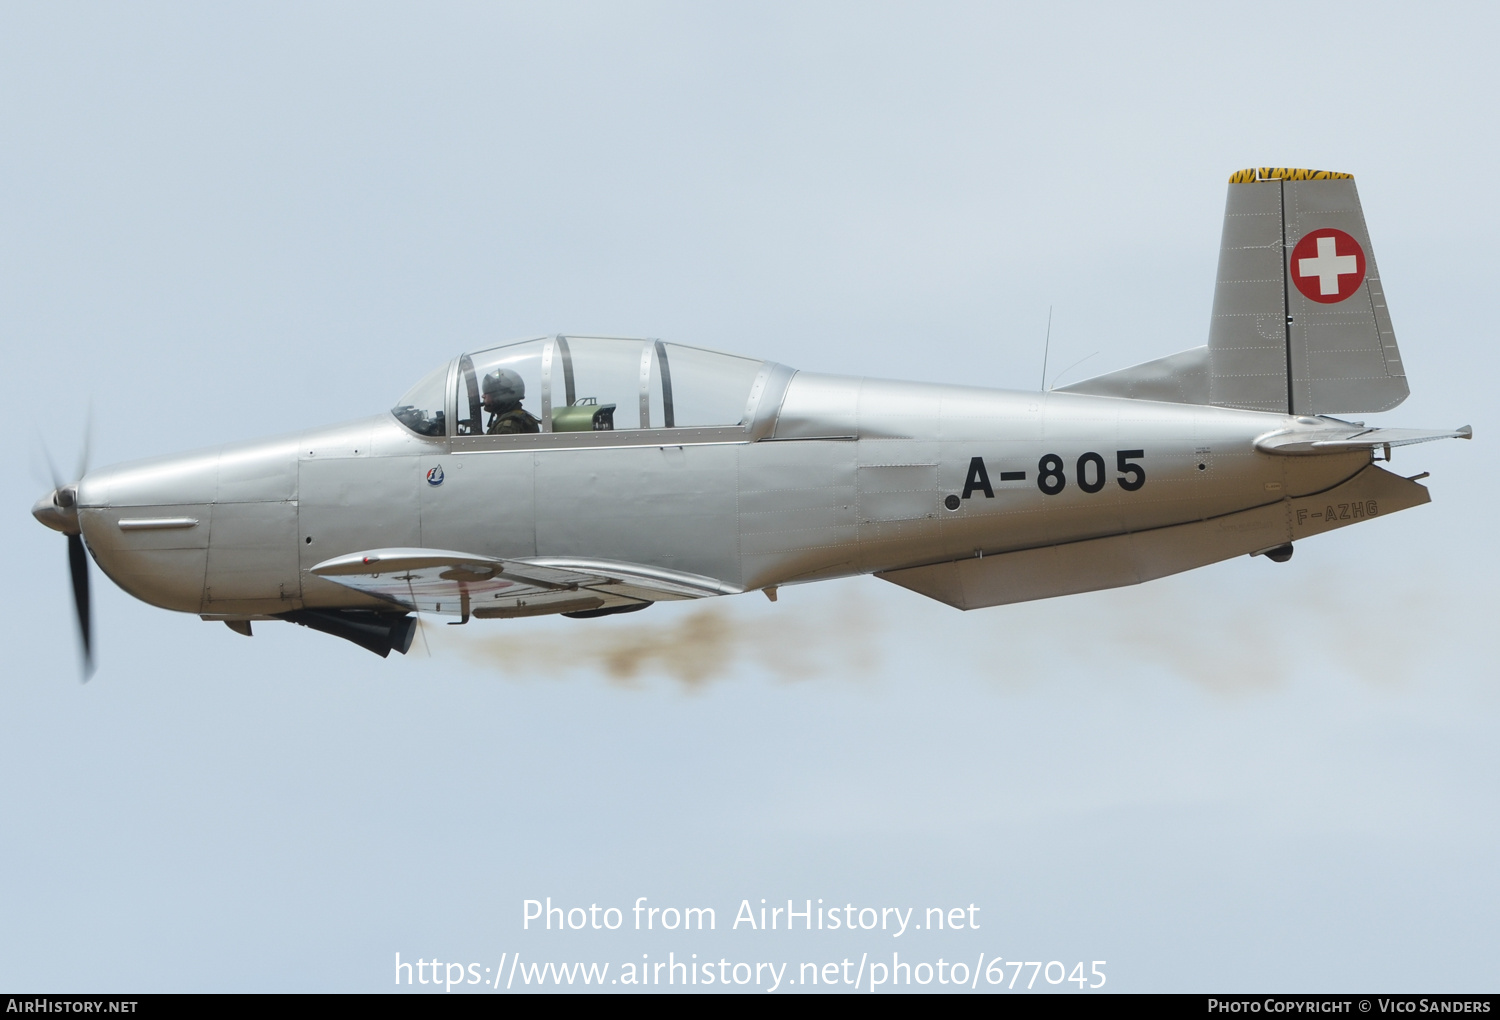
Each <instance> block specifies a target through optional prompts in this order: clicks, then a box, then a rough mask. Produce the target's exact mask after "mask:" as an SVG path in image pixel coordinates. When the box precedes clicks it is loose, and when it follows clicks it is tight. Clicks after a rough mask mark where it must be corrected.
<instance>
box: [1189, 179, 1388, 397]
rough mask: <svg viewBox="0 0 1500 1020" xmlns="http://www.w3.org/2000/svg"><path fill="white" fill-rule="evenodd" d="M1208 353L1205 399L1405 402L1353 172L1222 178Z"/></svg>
mask: <svg viewBox="0 0 1500 1020" xmlns="http://www.w3.org/2000/svg"><path fill="white" fill-rule="evenodd" d="M1208 348H1209V360H1210V372H1209V403H1212V404H1217V405H1219V406H1221V407H1242V408H1247V409H1250V410H1255V411H1281V412H1290V413H1293V414H1344V413H1352V412H1362V411H1384V410H1386V409H1388V408H1392V407H1395V406H1396V405H1397V404H1399V403H1401V401H1403V400H1405V399H1406V395H1407V393H1408V389H1407V385H1406V372H1405V370H1404V369H1403V368H1402V365H1401V355H1400V352H1399V351H1398V350H1397V348H1396V335H1395V332H1394V331H1393V330H1392V328H1391V319H1390V314H1389V312H1388V311H1387V310H1386V305H1385V293H1384V291H1383V290H1382V289H1381V286H1380V273H1379V271H1378V270H1377V269H1376V266H1375V253H1374V251H1373V250H1372V249H1371V247H1370V236H1369V232H1368V231H1367V230H1366V228H1365V219H1364V214H1363V212H1362V211H1361V209H1360V204H1359V193H1358V191H1356V190H1355V187H1354V178H1353V176H1352V175H1350V174H1339V173H1330V172H1328V171H1322V170H1293V169H1289V168H1286V167H1260V168H1258V169H1256V168H1252V169H1249V170H1241V171H1239V172H1237V173H1235V174H1234V175H1233V176H1231V177H1230V178H1229V198H1228V201H1227V203H1226V205H1225V209H1224V235H1223V240H1222V242H1221V244H1220V248H1219V273H1218V281H1217V284H1216V286H1215V288H1214V304H1213V319H1212V322H1211V324H1210V326H1209V333H1208Z"/></svg>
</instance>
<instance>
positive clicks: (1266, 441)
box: [1255, 423, 1474, 455]
mask: <svg viewBox="0 0 1500 1020" xmlns="http://www.w3.org/2000/svg"><path fill="white" fill-rule="evenodd" d="M1340 424H1342V423H1340ZM1472 438H1474V430H1473V429H1472V428H1470V427H1469V426H1468V425H1464V426H1462V427H1460V428H1456V429H1454V430H1453V431H1451V432H1434V431H1431V430H1427V429H1367V428H1363V427H1361V426H1357V425H1348V426H1345V427H1343V428H1328V429H1321V430H1318V431H1311V430H1304V429H1299V430H1288V431H1285V432H1273V433H1271V434H1270V435H1267V436H1261V437H1260V438H1259V439H1257V440H1256V441H1255V448H1256V449H1257V450H1260V451H1261V452H1262V453H1280V454H1293V455H1299V454H1300V455H1305V454H1313V453H1345V452H1347V451H1349V450H1378V449H1380V448H1381V447H1390V446H1411V445H1413V444H1415V443H1430V442H1432V441H1433V440H1434V439H1472Z"/></svg>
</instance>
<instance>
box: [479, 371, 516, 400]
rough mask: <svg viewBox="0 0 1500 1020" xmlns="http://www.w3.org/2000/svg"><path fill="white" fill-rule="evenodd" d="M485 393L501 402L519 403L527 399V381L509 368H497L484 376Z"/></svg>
mask: <svg viewBox="0 0 1500 1020" xmlns="http://www.w3.org/2000/svg"><path fill="white" fill-rule="evenodd" d="M484 394H485V396H487V397H494V398H495V401H496V402H497V403H500V404H519V403H520V402H521V401H522V400H524V399H526V383H524V382H523V381H522V380H521V377H520V376H519V375H517V374H516V373H515V372H513V371H511V370H510V369H508V368H497V369H495V370H494V371H493V372H491V373H490V374H489V375H487V376H485V377H484Z"/></svg>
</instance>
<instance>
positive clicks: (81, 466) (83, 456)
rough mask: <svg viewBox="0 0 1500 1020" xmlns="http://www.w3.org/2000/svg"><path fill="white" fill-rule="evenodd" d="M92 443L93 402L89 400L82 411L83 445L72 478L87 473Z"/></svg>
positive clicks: (80, 476)
mask: <svg viewBox="0 0 1500 1020" xmlns="http://www.w3.org/2000/svg"><path fill="white" fill-rule="evenodd" d="M93 445H94V402H93V401H92V400H90V401H89V405H88V409H87V410H85V411H84V412H83V447H82V449H80V450H79V451H78V470H77V471H76V472H74V474H73V477H74V478H80V479H81V478H82V477H83V476H84V475H86V474H88V473H89V449H90V448H91V447H92V446H93Z"/></svg>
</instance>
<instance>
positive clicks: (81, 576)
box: [68, 535, 94, 683]
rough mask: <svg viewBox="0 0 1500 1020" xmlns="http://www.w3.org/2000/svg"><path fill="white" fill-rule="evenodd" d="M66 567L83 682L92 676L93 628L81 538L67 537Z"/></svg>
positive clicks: (86, 566)
mask: <svg viewBox="0 0 1500 1020" xmlns="http://www.w3.org/2000/svg"><path fill="white" fill-rule="evenodd" d="M68 567H69V568H70V570H71V572H72V574H73V604H74V606H75V607H76V608H77V610H78V637H79V640H80V641H81V642H82V643H83V680H84V682H85V683H87V682H88V679H89V677H91V676H93V675H94V650H93V644H94V640H93V638H94V627H93V622H92V620H91V618H90V616H89V556H88V552H87V550H85V549H84V548H83V536H81V535H69V536H68Z"/></svg>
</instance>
